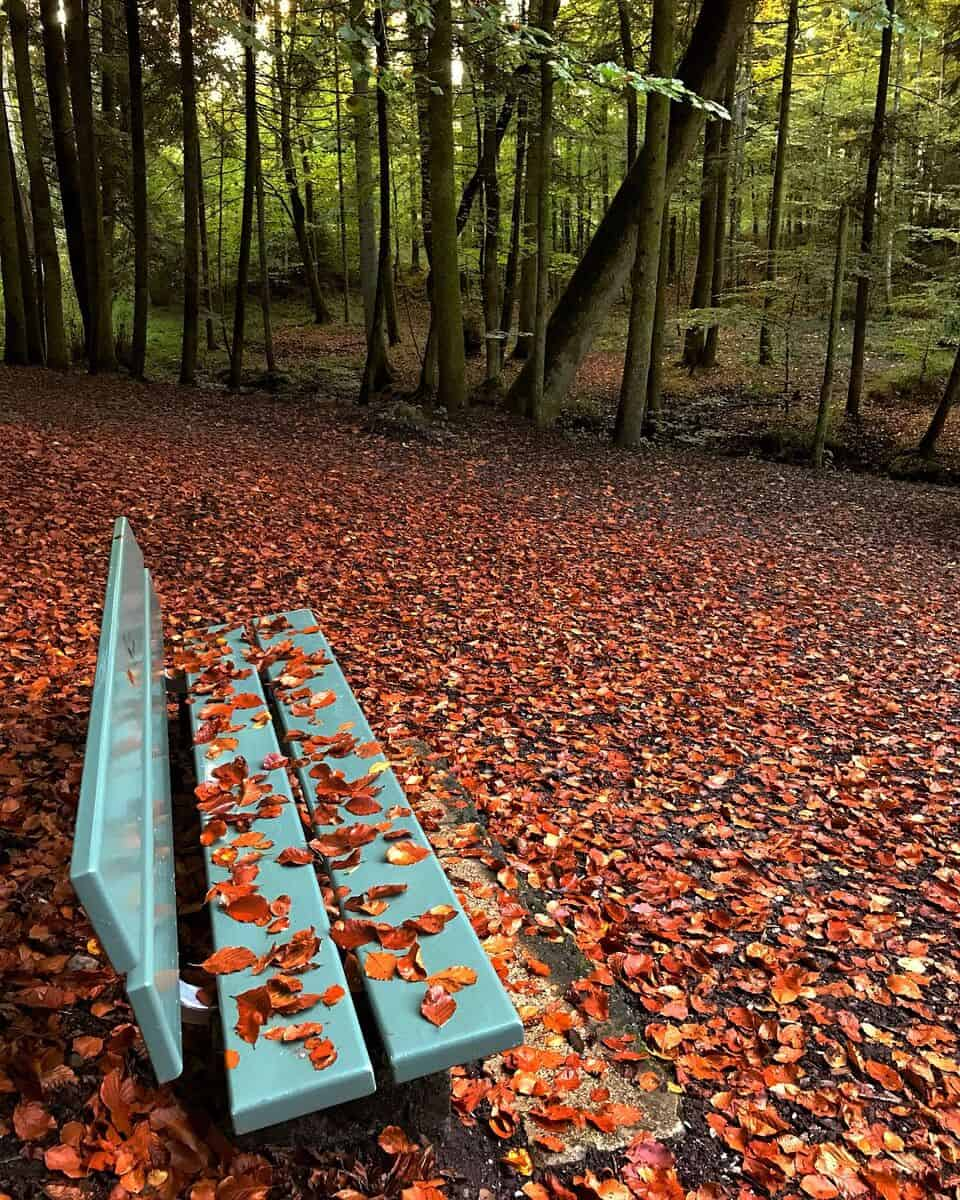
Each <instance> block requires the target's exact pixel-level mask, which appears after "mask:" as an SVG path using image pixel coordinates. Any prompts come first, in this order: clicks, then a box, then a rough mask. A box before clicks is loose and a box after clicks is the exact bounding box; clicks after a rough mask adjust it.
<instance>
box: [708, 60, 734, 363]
mask: <svg viewBox="0 0 960 1200" xmlns="http://www.w3.org/2000/svg"><path fill="white" fill-rule="evenodd" d="M736 83H737V64H736V62H734V63H733V64H732V66H731V67H730V73H729V75H728V76H727V90H726V94H725V95H724V98H723V103H724V107H725V108H726V110H727V112H732V110H733V95H734V90H735V88H736ZM732 135H733V124H732V122H731V121H724V122H723V124H722V126H721V128H720V160H719V162H718V164H717V188H716V191H717V215H716V217H715V218H714V225H715V228H714V237H713V242H714V245H713V277H712V279H711V284H710V307H711V308H713V309H717V308H719V307H720V303H721V300H722V298H723V289H724V287H725V286H726V254H727V235H726V229H727V215H728V211H729V208H730V150H731V145H732ZM719 340H720V326H719V324H718V323H717V322H716V321H713V322H712V323H711V324H710V325H709V326H708V328H707V333H706V337H705V339H704V343H703V359H702V362H703V365H704V366H705V367H712V366H714V365H715V364H716V361H717V344H718V342H719Z"/></svg>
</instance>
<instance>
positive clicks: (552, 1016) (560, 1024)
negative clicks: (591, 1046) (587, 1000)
mask: <svg viewBox="0 0 960 1200" xmlns="http://www.w3.org/2000/svg"><path fill="white" fill-rule="evenodd" d="M573 1026H574V1020H573V1016H572V1015H571V1014H570V1013H568V1012H564V1011H563V1009H554V1010H553V1011H551V1012H547V1013H544V1015H543V1027H544V1029H549V1030H550V1032H551V1033H566V1032H567V1030H568V1029H572V1028H573Z"/></svg>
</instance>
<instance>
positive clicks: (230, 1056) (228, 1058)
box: [223, 1050, 240, 1071]
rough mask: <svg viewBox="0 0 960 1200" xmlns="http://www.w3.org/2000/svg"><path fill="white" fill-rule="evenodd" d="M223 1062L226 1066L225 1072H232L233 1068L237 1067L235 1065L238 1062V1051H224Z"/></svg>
mask: <svg viewBox="0 0 960 1200" xmlns="http://www.w3.org/2000/svg"><path fill="white" fill-rule="evenodd" d="M223 1061H224V1063H225V1065H226V1068H227V1070H228V1071H232V1070H233V1068H234V1067H235V1066H237V1064H238V1063H239V1062H240V1051H239V1050H224V1052H223Z"/></svg>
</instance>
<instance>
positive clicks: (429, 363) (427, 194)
mask: <svg viewBox="0 0 960 1200" xmlns="http://www.w3.org/2000/svg"><path fill="white" fill-rule="evenodd" d="M407 24H408V26H409V28H410V30H411V40H412V57H413V69H414V95H415V98H416V105H417V142H418V144H419V148H420V219H421V221H422V223H423V248H424V251H425V252H426V256H427V278H426V294H427V300H428V301H429V304H430V325H429V329H428V331H427V341H426V344H425V345H424V348H423V358H422V360H421V363H420V380H419V383H418V384H417V391H416V395H417V396H418V397H419V398H421V399H422V400H423V401H425V402H427V403H430V402H432V400H433V398H434V396H435V395H436V392H437V378H438V370H439V367H438V363H437V326H436V319H435V312H434V307H435V306H434V303H433V216H432V212H433V201H432V185H431V172H430V112H429V109H430V83H429V78H428V74H429V65H428V57H427V34H426V30H425V27H424V26H423V25H420V24H418V23H417V19H416V14H415V12H414V10H413V9H409V8H408V9H407Z"/></svg>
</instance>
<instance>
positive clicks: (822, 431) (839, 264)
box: [810, 204, 849, 470]
mask: <svg viewBox="0 0 960 1200" xmlns="http://www.w3.org/2000/svg"><path fill="white" fill-rule="evenodd" d="M848 217H849V210H848V208H847V206H846V205H845V204H841V205H840V213H839V215H838V218H837V251H836V255H835V258H834V264H833V292H832V295H831V298H830V328H829V330H828V333H827V357H826V361H825V362H824V364H823V382H822V383H821V384H820V406H819V408H818V410H817V427H816V429H815V430H814V434H813V445H812V447H811V448H810V462H811V464H812V465H813V466H814V467H816V469H817V470H819V469H820V468H821V467H822V466H823V448H824V445H825V444H826V441H827V429H828V426H829V424H830V398H831V394H832V392H833V366H834V363H835V362H836V357H837V342H838V341H839V340H840V316H841V312H842V310H843V276H844V269H845V267H846V261H847V223H848Z"/></svg>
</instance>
